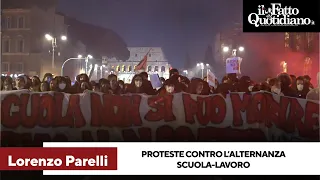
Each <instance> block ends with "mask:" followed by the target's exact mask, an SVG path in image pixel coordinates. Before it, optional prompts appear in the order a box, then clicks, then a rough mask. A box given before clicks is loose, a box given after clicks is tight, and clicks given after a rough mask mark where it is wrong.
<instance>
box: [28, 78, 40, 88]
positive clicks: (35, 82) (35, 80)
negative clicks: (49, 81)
mask: <svg viewBox="0 0 320 180" xmlns="http://www.w3.org/2000/svg"><path fill="white" fill-rule="evenodd" d="M40 84H41V82H40V79H39V77H38V76H33V77H32V78H31V87H30V91H33V92H40V91H41V90H40Z"/></svg>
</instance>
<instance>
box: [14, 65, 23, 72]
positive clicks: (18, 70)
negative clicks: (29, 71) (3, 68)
mask: <svg viewBox="0 0 320 180" xmlns="http://www.w3.org/2000/svg"><path fill="white" fill-rule="evenodd" d="M15 71H16V73H23V63H17V64H15Z"/></svg>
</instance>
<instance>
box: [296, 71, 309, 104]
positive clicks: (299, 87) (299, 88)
mask: <svg viewBox="0 0 320 180" xmlns="http://www.w3.org/2000/svg"><path fill="white" fill-rule="evenodd" d="M295 84H296V86H295V87H294V89H295V91H296V97H297V98H303V99H305V98H306V97H307V94H308V92H309V88H306V87H305V86H304V84H305V83H304V78H303V77H302V76H299V77H298V78H297V79H296V83H295Z"/></svg>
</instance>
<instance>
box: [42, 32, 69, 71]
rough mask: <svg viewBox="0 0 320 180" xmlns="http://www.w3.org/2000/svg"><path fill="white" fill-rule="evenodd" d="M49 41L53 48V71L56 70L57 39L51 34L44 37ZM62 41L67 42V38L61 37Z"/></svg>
mask: <svg viewBox="0 0 320 180" xmlns="http://www.w3.org/2000/svg"><path fill="white" fill-rule="evenodd" d="M44 37H45V38H46V39H47V40H48V41H51V46H52V62H51V63H52V64H51V65H52V69H53V68H54V61H55V50H56V47H57V38H56V37H53V36H51V35H50V34H46V35H45V36H44ZM60 39H61V40H62V41H66V40H67V36H61V37H60Z"/></svg>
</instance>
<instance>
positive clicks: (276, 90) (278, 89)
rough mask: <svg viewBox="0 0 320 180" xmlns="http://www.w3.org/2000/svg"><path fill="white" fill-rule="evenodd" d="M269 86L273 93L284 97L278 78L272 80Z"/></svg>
mask: <svg viewBox="0 0 320 180" xmlns="http://www.w3.org/2000/svg"><path fill="white" fill-rule="evenodd" d="M269 85H270V90H271V92H272V93H274V94H277V95H281V96H283V93H282V92H281V82H280V80H279V79H278V78H272V79H270V81H269Z"/></svg>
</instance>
